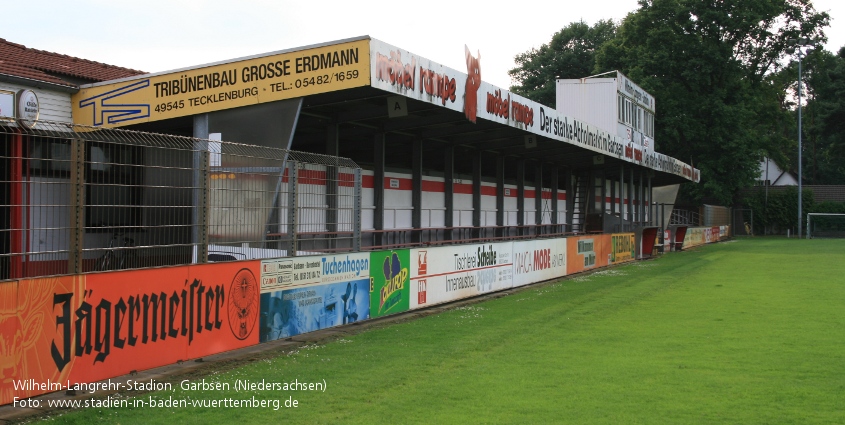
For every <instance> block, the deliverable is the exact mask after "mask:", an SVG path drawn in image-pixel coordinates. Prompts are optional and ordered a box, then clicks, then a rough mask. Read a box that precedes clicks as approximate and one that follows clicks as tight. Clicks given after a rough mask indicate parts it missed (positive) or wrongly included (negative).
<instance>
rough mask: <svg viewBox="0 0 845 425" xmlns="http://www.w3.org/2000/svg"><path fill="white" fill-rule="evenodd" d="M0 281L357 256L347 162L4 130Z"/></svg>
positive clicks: (181, 140)
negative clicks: (229, 262) (349, 253)
mask: <svg viewBox="0 0 845 425" xmlns="http://www.w3.org/2000/svg"><path fill="white" fill-rule="evenodd" d="M0 170H2V171H0V177H1V178H0V195H2V196H0V221H2V223H3V226H0V280H2V279H15V278H22V277H34V276H47V275H59V274H72V273H84V272H93V271H104V270H117V269H131V268H143V267H157V266H167V265H179V264H190V263H195V262H199V263H202V262H208V261H222V260H234V259H248V258H267V257H280V256H292V255H299V254H303V253H317V252H321V253H322V252H326V253H328V252H339V251H352V250H358V249H360V240H361V238H360V230H359V229H360V228H361V226H360V217H361V214H360V210H361V206H360V200H361V170H360V167H358V166H357V165H356V164H355V163H354V162H353V161H351V160H349V159H346V158H339V157H331V156H326V155H317V154H310V153H302V152H294V151H287V150H284V149H276V148H270V147H263V146H252V145H243V144H236V143H227V142H215V141H209V140H202V139H195V138H190V137H180V136H172V135H161V134H151V133H142V132H134V131H125V130H116V129H101V128H93V127H83V126H76V125H73V124H68V123H56V122H46V121H39V122H36V123H35V125H34V126H33V127H32V128H26V127H23V126H20V125H18V123H16V122H14V121H0Z"/></svg>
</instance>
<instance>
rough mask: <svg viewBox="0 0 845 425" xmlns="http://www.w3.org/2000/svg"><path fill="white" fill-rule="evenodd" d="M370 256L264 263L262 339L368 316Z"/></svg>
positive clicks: (308, 258)
mask: <svg viewBox="0 0 845 425" xmlns="http://www.w3.org/2000/svg"><path fill="white" fill-rule="evenodd" d="M369 287H370V254H369V253H353V254H338V255H322V256H308V257H296V258H279V259H273V260H263V261H262V262H261V307H260V310H261V323H260V329H261V330H260V337H259V338H260V340H261V342H264V341H273V340H276V339H279V338H287V337H290V336H294V335H299V334H301V333H305V332H311V331H316V330H319V329H325V328H330V327H333V326H338V325H344V324H347V323H353V322H357V321H360V320H365V319H368V318H369V317H370V294H369Z"/></svg>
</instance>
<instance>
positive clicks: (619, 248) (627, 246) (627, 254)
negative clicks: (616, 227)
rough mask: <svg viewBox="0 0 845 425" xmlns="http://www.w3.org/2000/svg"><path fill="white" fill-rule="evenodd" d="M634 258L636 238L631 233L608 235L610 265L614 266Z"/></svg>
mask: <svg viewBox="0 0 845 425" xmlns="http://www.w3.org/2000/svg"><path fill="white" fill-rule="evenodd" d="M635 258H636V238H635V235H634V234H633V233H614V234H612V235H610V263H611V264H616V263H621V262H623V261H630V260H633V259H635Z"/></svg>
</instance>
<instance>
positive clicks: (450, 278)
mask: <svg viewBox="0 0 845 425" xmlns="http://www.w3.org/2000/svg"><path fill="white" fill-rule="evenodd" d="M512 254H513V243H512V242H502V243H487V244H473V245H458V246H445V247H436V248H425V249H412V250H411V292H410V308H411V309H416V308H423V307H428V306H430V305H433V304H440V303H444V302H449V301H454V300H458V299H461V298H468V297H472V296H476V295H480V294H484V293H488V292H494V291H499V290H502V289H507V288H511V287H513V262H512V261H511V255H512Z"/></svg>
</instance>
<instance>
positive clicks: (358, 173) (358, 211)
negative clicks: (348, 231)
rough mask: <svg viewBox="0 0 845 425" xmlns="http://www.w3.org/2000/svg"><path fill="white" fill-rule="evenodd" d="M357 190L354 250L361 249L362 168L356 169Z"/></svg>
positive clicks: (354, 207)
mask: <svg viewBox="0 0 845 425" xmlns="http://www.w3.org/2000/svg"><path fill="white" fill-rule="evenodd" d="M354 176H355V183H354V185H353V190H354V191H355V194H354V199H353V207H352V208H353V210H352V250H353V251H355V252H358V251H361V169H360V168H356V169H355V170H354Z"/></svg>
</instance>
